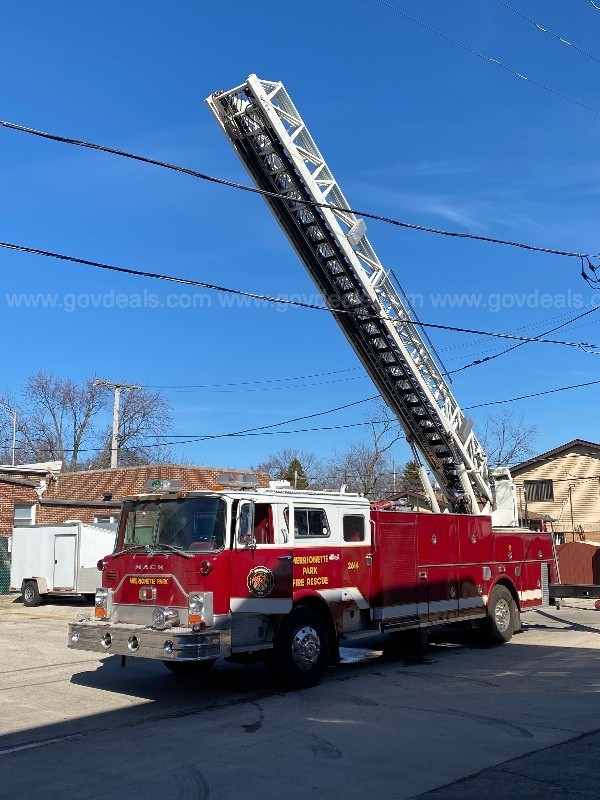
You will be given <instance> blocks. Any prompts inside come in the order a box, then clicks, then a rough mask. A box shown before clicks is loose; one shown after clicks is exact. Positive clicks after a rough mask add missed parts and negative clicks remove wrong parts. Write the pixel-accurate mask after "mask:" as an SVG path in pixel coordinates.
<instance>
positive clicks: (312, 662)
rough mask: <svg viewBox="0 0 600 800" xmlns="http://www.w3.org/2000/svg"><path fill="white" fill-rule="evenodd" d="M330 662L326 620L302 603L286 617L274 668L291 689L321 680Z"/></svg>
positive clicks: (284, 684)
mask: <svg viewBox="0 0 600 800" xmlns="http://www.w3.org/2000/svg"><path fill="white" fill-rule="evenodd" d="M328 664H329V639H328V636H327V626H326V624H325V620H324V619H323V617H322V616H321V614H319V613H318V612H317V611H315V610H314V609H312V608H306V607H303V606H299V607H298V608H294V609H293V610H292V611H291V612H290V613H289V614H288V615H287V617H285V619H284V620H283V622H282V624H281V628H280V630H279V635H278V637H277V641H276V644H275V652H274V658H273V661H272V668H273V671H274V674H275V677H276V679H277V681H278V682H279V683H280V684H281V685H282V686H284V687H285V688H287V689H305V688H307V687H308V686H314V685H315V684H316V683H318V682H319V680H320V678H321V676H322V675H323V672H324V671H325V669H326V668H327V665H328Z"/></svg>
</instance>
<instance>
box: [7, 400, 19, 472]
mask: <svg viewBox="0 0 600 800" xmlns="http://www.w3.org/2000/svg"><path fill="white" fill-rule="evenodd" d="M5 411H6V413H7V414H10V416H11V417H12V421H13V426H12V429H13V431H12V465H13V467H14V465H15V448H16V443H17V412H16V411H9V410H8V408H6V409H5Z"/></svg>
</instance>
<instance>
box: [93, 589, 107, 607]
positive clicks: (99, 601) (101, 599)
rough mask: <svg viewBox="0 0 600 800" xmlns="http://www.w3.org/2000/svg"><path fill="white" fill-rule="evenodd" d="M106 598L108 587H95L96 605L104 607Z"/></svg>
mask: <svg viewBox="0 0 600 800" xmlns="http://www.w3.org/2000/svg"><path fill="white" fill-rule="evenodd" d="M107 599H108V589H96V605H97V606H100V607H101V608H106V601H107Z"/></svg>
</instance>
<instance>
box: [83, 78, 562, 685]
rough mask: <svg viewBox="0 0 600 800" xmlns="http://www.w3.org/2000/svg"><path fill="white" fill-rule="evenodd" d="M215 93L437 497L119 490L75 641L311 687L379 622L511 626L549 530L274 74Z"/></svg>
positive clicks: (543, 555)
mask: <svg viewBox="0 0 600 800" xmlns="http://www.w3.org/2000/svg"><path fill="white" fill-rule="evenodd" d="M207 102H208V105H209V107H210V109H211V111H212V113H213V114H214V116H215V118H216V119H217V121H218V123H219V124H220V125H221V127H222V129H223V131H224V133H225V134H226V136H227V137H228V139H229V141H230V143H231V144H232V146H233V147H234V149H235V151H236V153H237V155H238V156H239V157H240V159H241V161H242V163H243V164H244V166H245V167H246V169H247V170H248V172H249V174H250V175H251V176H252V178H253V179H254V182H255V183H256V185H257V187H258V190H259V191H260V192H261V193H262V194H263V196H264V198H265V200H266V202H267V203H268V205H269V207H270V208H271V211H272V212H273V214H274V215H275V218H276V219H277V221H278V222H279V224H280V225H281V227H282V229H283V231H284V233H285V234H286V236H287V237H288V239H289V241H290V243H291V244H292V246H293V247H294V249H295V250H296V252H297V254H298V255H299V257H300V259H301V261H302V263H303V264H304V266H305V267H306V269H307V270H308V272H309V274H310V275H311V277H312V278H313V280H314V282H315V283H316V285H317V287H318V289H319V291H320V292H321V294H322V296H323V299H324V302H325V303H326V304H327V306H328V308H329V309H330V310H331V313H332V315H333V316H334V317H335V319H336V321H337V322H338V324H339V326H340V328H341V329H342V331H343V333H344V335H345V336H346V338H347V340H348V342H349V343H350V344H351V346H352V347H353V348H354V350H355V352H356V354H357V356H358V357H359V359H360V361H361V363H362V364H363V366H364V368H365V370H366V372H367V373H368V374H369V376H370V377H371V379H372V380H373V383H374V384H375V386H376V387H377V389H378V390H379V392H380V394H381V396H382V398H383V399H384V400H385V402H386V403H387V405H388V406H389V408H390V410H391V411H392V412H393V413H394V414H395V415H396V417H397V419H398V421H399V423H400V425H401V426H402V428H403V430H404V432H405V434H406V439H407V441H408V443H409V445H410V447H411V448H412V452H413V457H414V459H415V461H416V462H417V463H418V464H419V473H420V476H421V481H422V483H423V488H424V490H425V492H426V494H427V496H428V498H429V502H430V509H431V513H412V512H407V511H402V510H389V509H384V508H374V507H371V505H370V504H369V502H368V500H366V499H365V498H363V497H359V496H357V495H351V494H347V493H321V492H301V491H293V490H291V489H289V488H287V489H274V488H273V489H258V488H256V485H255V484H254V483H253V481H251V480H246V479H242V480H237V479H236V478H239V476H235V475H234V476H233V480H227V481H225V482H224V483H222V484H221V486H220V488H214V489H212V490H211V491H202V492H200V491H194V492H183V491H182V487H181V486H177V485H174V483H173V482H170V483H169V482H166V483H165V482H163V481H157V482H155V483H154V484H152V485H149V486H148V487H147V493H146V494H143V495H140V496H137V497H132V498H128V499H126V500H125V502H124V504H123V514H122V519H121V526H120V529H119V534H118V539H117V546H116V550H115V552H114V553H113V554H112V555H110V556H107V557H106V558H104V560H103V562H102V588H100V589H98V591H97V593H96V605H95V618H94V619H93V620H82V621H80V622H78V623H76V624H73V625H71V626H70V630H69V646H70V647H72V648H79V649H85V650H93V651H96V652H103V653H114V654H118V655H121V656H122V657H125V656H128V655H132V656H137V657H145V658H155V659H161V660H162V661H164V663H165V664H166V665H167V666H168V667H170V668H171V669H172V670H174V671H180V672H181V671H189V670H198V669H202V668H206V667H208V666H210V665H211V664H212V663H213V662H214V660H215V659H216V658H219V657H226V658H233V659H249V658H266V659H267V660H268V661H269V662H270V663H271V664H272V665H273V666H274V667H275V669H276V671H277V673H278V675H279V677H280V678H281V679H282V680H283V681H284V682H285V683H287V684H288V685H291V686H307V685H310V684H312V683H314V682H316V681H317V680H318V679H319V677H320V675H321V673H322V671H323V669H324V668H325V667H326V666H327V664H329V663H334V662H335V661H336V660H337V658H338V653H339V644H340V642H343V641H345V640H349V639H352V638H358V637H363V636H369V635H373V634H374V633H379V632H388V633H393V632H396V631H402V630H410V629H414V630H427V629H428V628H429V627H431V626H434V625H441V624H473V623H475V624H477V623H479V624H480V626H481V628H482V631H483V632H485V633H486V634H487V637H488V638H489V639H490V640H491V641H494V642H506V641H508V640H509V639H510V638H511V636H512V634H513V632H514V631H515V630H518V628H519V627H520V613H521V612H523V611H526V610H528V609H530V608H532V607H536V606H540V605H542V604H544V603H547V602H548V586H549V577H550V571H551V568H552V563H553V558H552V554H553V548H552V539H551V534H549V533H546V534H544V533H532V532H530V531H528V530H522V529H520V528H519V527H518V526H519V514H518V509H517V502H516V492H515V487H514V484H513V482H512V479H511V476H510V472H509V470H508V469H506V468H497V469H490V468H489V465H488V462H487V457H486V454H485V451H484V449H483V447H482V446H481V444H480V442H479V441H478V440H477V437H476V436H475V433H474V431H473V426H472V423H471V420H469V419H468V418H467V417H465V415H464V414H463V412H462V410H461V408H460V406H459V405H458V403H457V401H456V399H455V398H454V396H453V394H452V392H451V389H450V376H449V375H448V373H447V372H446V370H445V369H444V367H443V364H442V363H441V361H440V359H439V357H438V356H437V353H436V351H435V348H434V347H433V345H432V344H431V342H430V341H429V339H428V338H427V336H426V335H424V334H422V333H421V325H420V322H419V320H418V319H417V317H416V314H415V312H414V309H413V308H412V307H411V305H410V303H409V301H408V299H407V297H406V295H405V294H404V292H403V290H402V288H401V287H400V285H399V283H398V282H397V280H396V278H395V276H394V275H393V273H392V272H391V271H390V270H386V269H384V267H383V265H382V264H381V263H380V261H379V259H378V258H377V255H376V254H375V251H374V250H373V248H372V246H371V244H370V242H369V240H368V239H367V237H366V225H365V222H364V220H363V219H359V218H357V217H356V215H355V214H354V212H353V211H352V210H351V208H350V206H349V205H348V203H347V201H346V199H345V197H344V195H343V194H342V192H341V190H340V188H339V186H338V185H337V182H336V181H335V179H334V177H333V175H332V173H331V171H330V170H329V168H328V166H327V164H326V162H325V160H324V158H323V156H322V155H321V153H320V152H319V150H318V148H317V146H316V145H315V142H314V140H313V138H312V136H311V135H310V133H309V131H308V128H307V126H306V124H305V123H304V121H303V120H302V118H301V117H300V115H299V113H298V111H297V109H296V108H295V106H294V104H293V103H292V100H291V98H290V97H289V95H288V94H287V92H286V90H285V88H284V87H283V85H282V84H281V83H279V82H272V81H264V80H259V79H258V78H257V77H256V76H255V75H251V76H250V77H249V78H248V79H247V81H245V83H244V84H242V85H241V86H237V87H235V88H234V89H231V90H229V91H225V92H215V93H214V94H213V95H211V96H210V97H209V98H208V100H207ZM332 113H333V112H332ZM360 120H361V117H360V114H357V115H356V117H355V118H354V119H353V120H352V126H349V122H350V117H349V116H348V114H346V113H344V114H343V115H342V116H341V117H340V129H341V135H346V131H347V130H348V129H350V128H351V129H352V130H356V127H358V126H359V125H360ZM428 470H429V472H428ZM430 474H431V476H432V478H433V482H435V483H436V484H437V487H438V488H439V491H440V492H441V494H442V495H443V496H444V497H445V498H446V501H447V503H448V505H449V509H450V513H443V514H442V513H440V507H439V505H438V499H437V497H438V495H437V493H436V492H435V491H434V489H433V485H432V479H431V477H430ZM230 477H231V476H230ZM242 478H243V476H242Z"/></svg>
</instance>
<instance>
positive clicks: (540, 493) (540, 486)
mask: <svg viewBox="0 0 600 800" xmlns="http://www.w3.org/2000/svg"><path fill="white" fill-rule="evenodd" d="M523 486H524V487H525V496H526V497H527V501H528V502H529V503H541V502H544V501H547V500H554V486H553V485H552V481H523Z"/></svg>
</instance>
